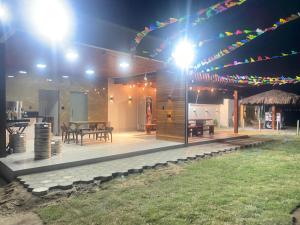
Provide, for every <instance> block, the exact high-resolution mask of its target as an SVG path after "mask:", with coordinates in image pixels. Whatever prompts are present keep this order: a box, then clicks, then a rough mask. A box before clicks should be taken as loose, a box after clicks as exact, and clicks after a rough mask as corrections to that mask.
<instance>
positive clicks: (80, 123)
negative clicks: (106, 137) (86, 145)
mask: <svg viewBox="0 0 300 225" xmlns="http://www.w3.org/2000/svg"><path fill="white" fill-rule="evenodd" d="M100 124H102V125H103V127H104V129H105V128H106V126H107V122H106V121H70V122H69V126H72V125H74V126H75V135H76V144H78V135H79V133H81V132H83V130H84V129H89V128H80V127H81V126H85V125H88V126H89V127H90V126H91V125H94V126H95V130H98V129H99V127H98V126H99V125H100Z"/></svg>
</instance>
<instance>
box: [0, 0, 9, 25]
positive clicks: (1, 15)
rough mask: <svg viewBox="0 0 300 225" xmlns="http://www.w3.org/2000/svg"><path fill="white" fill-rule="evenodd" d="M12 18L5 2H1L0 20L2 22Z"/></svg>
mask: <svg viewBox="0 0 300 225" xmlns="http://www.w3.org/2000/svg"><path fill="white" fill-rule="evenodd" d="M9 19H10V14H9V11H8V9H7V7H6V6H5V5H3V4H0V20H1V21H2V22H7V21H8V20H9Z"/></svg>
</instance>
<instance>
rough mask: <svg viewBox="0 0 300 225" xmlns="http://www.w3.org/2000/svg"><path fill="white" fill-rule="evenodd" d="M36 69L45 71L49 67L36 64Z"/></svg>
mask: <svg viewBox="0 0 300 225" xmlns="http://www.w3.org/2000/svg"><path fill="white" fill-rule="evenodd" d="M36 67H37V68H39V69H45V68H46V67H47V65H46V64H41V63H39V64H36Z"/></svg>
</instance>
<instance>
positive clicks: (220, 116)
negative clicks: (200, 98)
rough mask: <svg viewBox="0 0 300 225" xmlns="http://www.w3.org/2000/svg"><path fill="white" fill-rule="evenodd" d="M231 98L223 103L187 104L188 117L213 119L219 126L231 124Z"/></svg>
mask: <svg viewBox="0 0 300 225" xmlns="http://www.w3.org/2000/svg"><path fill="white" fill-rule="evenodd" d="M232 113H233V100H231V99H224V102H223V104H191V103H190V104H189V119H213V120H216V121H218V125H219V126H221V127H226V128H228V127H230V126H232Z"/></svg>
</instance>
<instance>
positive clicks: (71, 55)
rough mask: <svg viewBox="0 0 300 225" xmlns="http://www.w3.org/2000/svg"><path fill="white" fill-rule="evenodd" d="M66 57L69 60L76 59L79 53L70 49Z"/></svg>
mask: <svg viewBox="0 0 300 225" xmlns="http://www.w3.org/2000/svg"><path fill="white" fill-rule="evenodd" d="M66 58H67V59H68V60H69V61H75V60H76V59H78V53H77V52H75V51H73V50H69V51H68V52H67V53H66Z"/></svg>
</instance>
